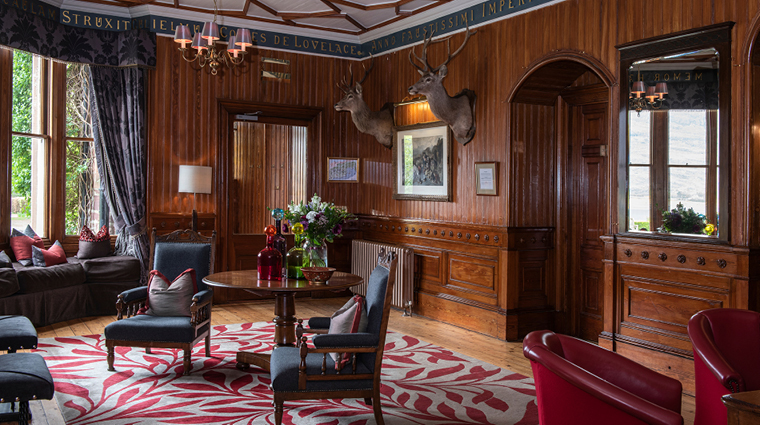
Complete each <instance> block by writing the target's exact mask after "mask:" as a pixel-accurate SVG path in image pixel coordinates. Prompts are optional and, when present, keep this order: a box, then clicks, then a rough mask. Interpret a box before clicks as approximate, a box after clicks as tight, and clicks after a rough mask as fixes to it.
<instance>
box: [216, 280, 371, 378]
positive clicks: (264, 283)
mask: <svg viewBox="0 0 760 425" xmlns="http://www.w3.org/2000/svg"><path fill="white" fill-rule="evenodd" d="M363 282H364V279H362V278H361V277H360V276H357V275H355V274H350V273H344V272H335V273H333V275H332V277H331V278H330V280H328V281H327V282H325V283H311V282H309V281H307V280H296V279H287V278H283V279H282V280H259V279H258V273H257V272H256V270H237V271H230V272H221V273H214V274H211V275H208V276H206V277H204V278H203V283H205V284H206V285H208V286H211V287H215V288H232V289H242V290H244V291H247V292H251V293H253V294H256V295H268V294H274V297H275V302H274V315H275V317H274V325H275V331H274V342H275V343H276V344H277V345H278V346H293V345H295V343H296V322H297V319H296V292H313V291H335V292H340V291H343V290H345V289H348V288H351V287H353V286H356V285H360V284H362V283H363ZM251 364H254V365H256V366H258V367H261V368H263V369H266V370H269V355H268V354H261V353H251V352H248V351H240V352H238V354H237V367H238V368H239V369H243V370H245V369H248V367H249V366H250V365H251Z"/></svg>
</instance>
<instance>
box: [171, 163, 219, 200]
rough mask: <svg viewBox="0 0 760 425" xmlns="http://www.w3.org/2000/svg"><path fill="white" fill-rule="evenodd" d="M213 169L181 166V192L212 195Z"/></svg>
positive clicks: (198, 166)
mask: <svg viewBox="0 0 760 425" xmlns="http://www.w3.org/2000/svg"><path fill="white" fill-rule="evenodd" d="M211 171H212V168H211V167H204V166H200V165H180V166H179V192H187V193H211Z"/></svg>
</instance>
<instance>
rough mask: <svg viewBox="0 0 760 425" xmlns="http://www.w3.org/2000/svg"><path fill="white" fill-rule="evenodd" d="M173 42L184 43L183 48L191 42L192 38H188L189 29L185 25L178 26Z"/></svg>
mask: <svg viewBox="0 0 760 425" xmlns="http://www.w3.org/2000/svg"><path fill="white" fill-rule="evenodd" d="M174 41H175V42H177V43H184V44H183V46H184V45H185V44H188V43H190V42H191V41H193V38H192V37H191V36H190V27H188V26H187V25H178V26H177V29H176V30H175V31H174Z"/></svg>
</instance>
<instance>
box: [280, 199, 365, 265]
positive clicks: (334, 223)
mask: <svg viewBox="0 0 760 425" xmlns="http://www.w3.org/2000/svg"><path fill="white" fill-rule="evenodd" d="M285 219H286V220H288V222H289V223H290V226H291V227H292V228H293V230H294V232H295V231H297V232H298V233H300V235H299V236H300V238H303V239H305V240H306V241H305V242H304V267H311V266H318V267H326V266H327V245H325V243H326V242H333V241H334V240H335V238H339V237H341V236H343V225H345V224H346V222H347V221H348V220H355V219H356V218H355V217H354V216H353V215H352V214H350V213H349V212H348V211H346V210H345V209H343V208H338V207H336V206H335V204H333V203H328V202H322V198H320V197H319V196H317V195H316V194H314V196H313V197H312V198H311V200H310V201H309V202H308V203H303V202H300V203H298V204H296V203H295V202H293V203H291V204H290V205H288V208H287V210H286V211H285ZM297 224H300V226H296V225H297ZM301 226H303V230H302V229H301ZM307 263H308V264H307Z"/></svg>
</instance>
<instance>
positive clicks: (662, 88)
mask: <svg viewBox="0 0 760 425" xmlns="http://www.w3.org/2000/svg"><path fill="white" fill-rule="evenodd" d="M654 92H655V94H657V95H658V96H660V99H662V97H663V96H665V95H666V94H668V83H657V88H656V89H655V91H654Z"/></svg>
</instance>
